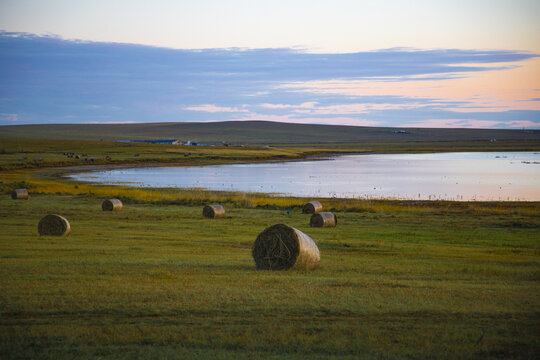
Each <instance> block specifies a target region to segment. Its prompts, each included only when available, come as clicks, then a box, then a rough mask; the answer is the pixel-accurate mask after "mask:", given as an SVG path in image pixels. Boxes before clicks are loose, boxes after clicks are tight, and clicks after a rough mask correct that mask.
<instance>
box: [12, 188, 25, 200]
mask: <svg viewBox="0 0 540 360" xmlns="http://www.w3.org/2000/svg"><path fill="white" fill-rule="evenodd" d="M11 198H12V199H13V200H28V190H26V189H15V190H13V192H12V193H11Z"/></svg>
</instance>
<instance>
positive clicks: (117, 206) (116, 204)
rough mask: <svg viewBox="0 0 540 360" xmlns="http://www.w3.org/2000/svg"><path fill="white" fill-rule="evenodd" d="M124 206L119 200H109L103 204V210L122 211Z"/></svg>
mask: <svg viewBox="0 0 540 360" xmlns="http://www.w3.org/2000/svg"><path fill="white" fill-rule="evenodd" d="M123 207H124V205H123V204H122V201H120V200H119V199H107V200H105V201H103V203H102V204H101V209H102V210H103V211H120V210H122V208H123Z"/></svg>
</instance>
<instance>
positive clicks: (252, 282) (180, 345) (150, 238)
mask: <svg viewBox="0 0 540 360" xmlns="http://www.w3.org/2000/svg"><path fill="white" fill-rule="evenodd" d="M102 200H103V198H100V197H96V196H92V195H51V194H47V195H36V194H31V198H30V200H28V201H13V200H11V199H10V198H9V197H8V196H7V195H3V196H2V197H1V198H0V227H1V228H2V232H1V234H0V272H1V273H0V276H1V279H2V280H1V281H0V284H1V288H2V291H1V292H0V309H1V310H0V311H1V316H0V339H1V340H0V357H1V358H3V359H15V358H36V359H39V358H55V359H68V358H69V359H73V358H78V359H79V358H92V359H93V358H112V359H130V358H156V359H157V358H159V359H163V358H216V359H229V358H253V359H255V358H257V359H262V358H269V359H272V358H274V359H277V358H284V357H286V358H293V359H294V358H297V359H304V358H330V359H347V358H403V359H405V358H406V359H410V358H418V359H432V358H459V359H478V358H523V359H526V358H529V359H532V358H538V355H539V354H540V344H539V342H538V334H539V333H540V324H539V320H538V319H539V318H540V292H539V286H538V284H539V280H540V257H539V255H540V249H539V247H538V239H539V238H540V217H539V209H540V204H537V203H528V204H526V203H523V204H520V203H513V204H510V203H509V204H505V205H504V204H503V205H498V206H494V205H493V204H480V203H479V204H466V205H459V204H456V205H455V206H453V207H452V206H450V205H452V204H446V205H444V204H445V203H429V202H426V203H424V204H423V205H421V206H420V205H413V204H403V203H396V202H394V203H386V205H385V206H380V207H376V206H372V207H368V206H366V207H365V208H364V209H363V210H362V209H360V208H357V210H354V209H352V208H349V209H348V211H339V209H337V211H336V213H337V216H338V218H339V225H338V227H336V228H332V229H321V228H310V227H309V226H308V224H309V216H308V215H304V214H301V212H300V209H299V208H298V207H294V206H283V207H279V206H277V207H275V208H274V209H263V208H245V207H240V206H237V207H233V206H232V205H231V206H228V207H227V217H226V218H225V219H219V220H209V219H206V218H203V217H202V215H201V210H202V207H200V206H183V205H174V204H163V203H154V202H150V201H148V202H141V201H137V202H135V201H132V200H130V199H129V198H126V199H124V202H125V208H124V210H123V211H122V212H118V213H104V212H102V211H101V207H100V206H101V201H102ZM323 204H324V205H325V206H326V207H327V208H332V207H333V206H334V205H335V203H325V202H323ZM286 209H291V210H292V211H291V214H290V215H288V214H287V213H286V211H285V210H286ZM47 213H58V214H62V215H64V216H66V217H67V218H68V219H69V221H70V222H71V226H72V233H71V234H70V235H69V236H67V237H62V238H56V237H39V236H38V235H37V223H38V221H39V219H40V218H41V217H42V216H44V215H45V214H47ZM275 223H286V224H289V225H291V226H293V227H296V228H298V229H300V230H301V231H304V232H305V233H307V234H309V235H311V236H312V237H313V238H314V240H315V241H316V242H317V244H318V246H319V248H320V251H321V257H322V264H321V267H320V268H318V269H316V270H314V271H286V272H267V271H257V270H255V266H254V262H253V260H252V258H251V253H250V248H251V245H252V243H253V241H254V240H255V237H256V236H257V234H258V233H259V232H260V231H262V230H263V229H264V228H265V227H267V226H269V225H272V224H275Z"/></svg>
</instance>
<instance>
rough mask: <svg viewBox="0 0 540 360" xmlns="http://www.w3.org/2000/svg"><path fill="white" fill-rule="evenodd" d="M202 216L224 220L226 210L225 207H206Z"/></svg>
mask: <svg viewBox="0 0 540 360" xmlns="http://www.w3.org/2000/svg"><path fill="white" fill-rule="evenodd" d="M202 214H203V215H204V216H206V217H207V218H211V219H216V218H222V217H225V208H224V207H223V205H206V206H205V207H204V208H203V210H202Z"/></svg>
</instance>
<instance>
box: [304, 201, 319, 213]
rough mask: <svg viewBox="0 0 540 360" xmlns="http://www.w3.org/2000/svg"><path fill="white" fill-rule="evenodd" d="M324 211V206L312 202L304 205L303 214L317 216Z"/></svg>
mask: <svg viewBox="0 0 540 360" xmlns="http://www.w3.org/2000/svg"><path fill="white" fill-rule="evenodd" d="M321 211H322V204H321V203H320V202H318V201H316V200H315V201H310V202H308V203H307V204H305V205H304V207H303V208H302V212H303V213H304V214H316V213H318V212H321Z"/></svg>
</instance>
